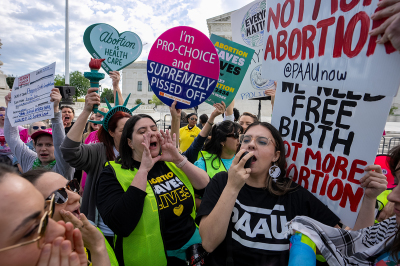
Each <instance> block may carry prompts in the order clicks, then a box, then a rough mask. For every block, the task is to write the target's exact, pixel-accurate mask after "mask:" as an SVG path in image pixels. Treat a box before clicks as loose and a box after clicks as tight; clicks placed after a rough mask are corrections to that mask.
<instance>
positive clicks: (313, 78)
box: [262, 0, 400, 96]
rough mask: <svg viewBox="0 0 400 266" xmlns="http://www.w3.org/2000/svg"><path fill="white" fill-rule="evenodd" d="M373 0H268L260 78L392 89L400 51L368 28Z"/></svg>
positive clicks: (380, 90)
mask: <svg viewBox="0 0 400 266" xmlns="http://www.w3.org/2000/svg"><path fill="white" fill-rule="evenodd" d="M377 3H378V0H363V1H361V0H352V1H349V0H347V1H345V0H332V1H321V0H315V1H294V0H286V1H282V0H268V6H267V11H266V15H265V29H264V31H265V32H264V41H263V49H264V50H263V55H262V58H263V62H264V63H263V66H262V78H272V79H277V80H279V81H282V80H285V81H288V82H293V83H303V84H308V85H315V86H323V87H328V88H337V89H341V90H357V91H361V92H367V93H372V94H381V95H390V96H394V95H396V92H397V89H398V87H399V83H400V75H399V69H400V54H399V52H398V51H396V50H395V49H394V48H393V46H392V45H391V44H390V43H388V44H386V45H378V44H376V40H377V38H376V37H371V36H369V35H368V32H369V31H370V30H372V29H374V28H376V27H377V26H379V22H375V21H372V20H371V19H370V15H372V14H373V13H374V12H375V10H376V8H377Z"/></svg>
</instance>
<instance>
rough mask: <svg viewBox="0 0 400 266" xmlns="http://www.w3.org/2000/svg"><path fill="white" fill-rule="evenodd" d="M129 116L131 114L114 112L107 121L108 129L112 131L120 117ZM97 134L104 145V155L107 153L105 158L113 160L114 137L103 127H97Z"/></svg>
mask: <svg viewBox="0 0 400 266" xmlns="http://www.w3.org/2000/svg"><path fill="white" fill-rule="evenodd" d="M124 117H126V118H130V117H131V115H130V114H128V113H125V112H121V111H119V112H116V113H115V114H114V115H113V116H112V117H111V118H110V121H109V122H108V130H110V131H111V132H114V131H115V129H116V128H117V124H118V121H119V120H120V119H122V118H124ZM97 136H98V137H99V140H100V142H103V143H104V145H105V146H106V155H107V160H109V161H114V160H115V155H114V150H113V147H114V138H113V137H111V135H110V134H109V133H108V132H107V131H106V130H105V129H104V127H101V128H100V129H99V132H98V133H97Z"/></svg>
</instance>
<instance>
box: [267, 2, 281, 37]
mask: <svg viewBox="0 0 400 266" xmlns="http://www.w3.org/2000/svg"><path fill="white" fill-rule="evenodd" d="M280 12H281V4H279V3H278V4H277V5H276V15H275V14H274V11H273V10H272V8H271V7H270V8H269V10H268V23H267V31H268V32H269V29H270V24H271V19H272V21H273V22H274V25H275V29H278V27H279V17H280Z"/></svg>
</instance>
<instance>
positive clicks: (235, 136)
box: [226, 132, 240, 139]
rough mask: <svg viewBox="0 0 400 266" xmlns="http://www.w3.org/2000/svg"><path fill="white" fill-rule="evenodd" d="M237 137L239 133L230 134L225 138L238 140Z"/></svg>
mask: <svg viewBox="0 0 400 266" xmlns="http://www.w3.org/2000/svg"><path fill="white" fill-rule="evenodd" d="M239 136H240V133H239V132H235V133H231V134H228V135H226V137H227V138H229V137H232V138H235V139H238V138H239Z"/></svg>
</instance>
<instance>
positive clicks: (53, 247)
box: [36, 237, 87, 266]
mask: <svg viewBox="0 0 400 266" xmlns="http://www.w3.org/2000/svg"><path fill="white" fill-rule="evenodd" d="M36 265H37V266H85V265H87V259H86V254H85V251H84V250H83V254H80V253H79V252H77V251H76V252H73V251H72V247H71V242H70V241H69V240H64V239H63V238H62V237H57V238H56V239H54V241H53V243H51V244H50V243H49V244H46V245H44V246H43V248H42V250H41V253H40V257H39V260H38V262H37V264H36Z"/></svg>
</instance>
